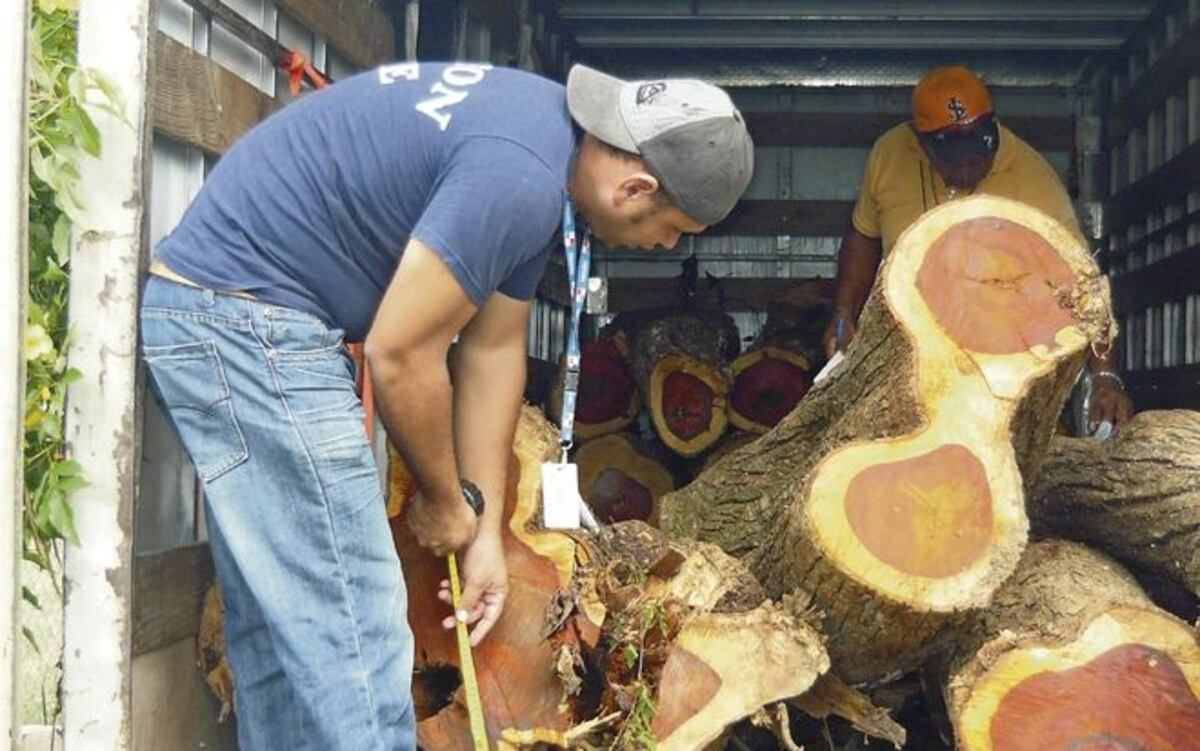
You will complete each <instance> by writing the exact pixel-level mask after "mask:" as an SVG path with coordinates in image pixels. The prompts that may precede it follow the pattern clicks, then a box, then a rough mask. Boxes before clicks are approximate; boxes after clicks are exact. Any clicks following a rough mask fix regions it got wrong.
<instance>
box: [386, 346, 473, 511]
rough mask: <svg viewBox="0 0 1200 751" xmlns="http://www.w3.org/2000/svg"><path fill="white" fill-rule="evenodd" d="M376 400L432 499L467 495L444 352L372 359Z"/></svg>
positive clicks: (393, 436) (405, 458)
mask: <svg viewBox="0 0 1200 751" xmlns="http://www.w3.org/2000/svg"><path fill="white" fill-rule="evenodd" d="M370 362H371V381H372V385H373V386H374V390H375V406H376V407H377V409H378V410H379V416H380V418H381V419H382V420H383V425H384V427H385V428H386V429H387V432H388V437H389V438H391V439H392V440H393V441H394V442H395V443H396V445H397V446H398V447H399V448H400V452H401V454H403V455H404V461H405V464H407V465H408V469H409V470H410V471H411V472H412V473H413V476H414V477H415V478H416V479H417V482H418V484H419V485H420V488H421V492H422V493H424V494H425V496H426V499H427V500H430V501H435V502H446V503H448V502H453V501H455V500H457V499H461V498H462V490H461V488H460V486H459V471H458V466H457V462H456V460H455V456H454V438H453V434H452V424H453V423H452V418H451V403H452V402H451V387H450V375H449V371H448V370H447V369H446V360H445V358H444V357H436V356H430V357H424V358H422V357H419V356H414V357H411V358H408V359H406V360H405V361H403V362H402V361H400V360H397V359H394V358H387V359H380V358H375V359H372V360H371V361H370Z"/></svg>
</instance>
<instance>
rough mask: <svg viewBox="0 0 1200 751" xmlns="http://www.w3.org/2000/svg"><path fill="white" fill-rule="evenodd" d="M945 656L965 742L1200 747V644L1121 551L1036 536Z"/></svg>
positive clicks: (983, 747)
mask: <svg viewBox="0 0 1200 751" xmlns="http://www.w3.org/2000/svg"><path fill="white" fill-rule="evenodd" d="M956 646H957V648H956V649H955V650H954V651H953V652H952V653H951V655H950V659H949V662H948V674H947V675H948V677H949V679H948V682H947V683H946V684H945V685H946V690H945V695H946V707H947V710H948V712H949V715H950V720H951V723H952V724H953V725H954V731H955V736H956V738H957V741H958V748H959V749H961V751H1043V750H1044V749H1097V750H1100V749H1106V750H1109V749H1111V750H1112V751H1138V750H1141V749H1163V750H1164V751H1165V750H1166V749H1170V750H1171V751H1197V750H1198V749H1200V642H1198V641H1197V638H1196V633H1195V632H1194V631H1193V630H1192V629H1191V628H1189V627H1188V626H1187V624H1185V623H1183V622H1182V621H1180V620H1178V619H1176V618H1174V617H1173V616H1171V615H1170V614H1168V613H1166V612H1164V611H1162V610H1160V609H1158V608H1156V607H1155V606H1154V605H1153V604H1152V603H1151V602H1150V600H1149V599H1148V598H1147V597H1146V595H1145V594H1144V593H1143V592H1142V591H1141V590H1140V589H1139V588H1138V585H1137V583H1136V582H1135V581H1134V579H1133V578H1132V577H1131V576H1130V575H1129V574H1128V573H1127V572H1126V571H1124V570H1123V569H1122V568H1121V567H1120V565H1119V564H1117V563H1116V562H1115V561H1113V560H1112V559H1110V558H1108V557H1106V556H1104V555H1101V554H1100V553H1097V552H1094V551H1091V550H1089V549H1087V548H1085V547H1083V546H1082V545H1078V544H1076V543H1069V542H1064V541H1058V540H1051V541H1046V542H1041V543H1034V544H1032V545H1030V546H1029V548H1028V549H1027V550H1026V552H1025V555H1024V556H1023V557H1022V559H1021V562H1020V565H1019V566H1018V568H1017V571H1016V573H1015V574H1014V575H1013V576H1012V578H1011V579H1009V581H1008V582H1006V583H1005V584H1004V586H1003V587H1001V589H1000V590H999V591H998V592H997V594H996V599H995V602H994V603H993V605H992V606H991V607H990V608H989V609H988V610H987V611H986V612H985V613H984V614H983V616H982V617H980V618H978V619H977V620H975V621H974V623H973V628H972V630H971V632H970V636H969V637H968V638H964V639H962V640H961V641H960V642H958V644H957V645H956Z"/></svg>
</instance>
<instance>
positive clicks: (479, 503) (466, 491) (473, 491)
mask: <svg viewBox="0 0 1200 751" xmlns="http://www.w3.org/2000/svg"><path fill="white" fill-rule="evenodd" d="M458 482H459V484H460V485H462V492H463V500H465V501H466V502H467V505H468V506H470V507H471V510H472V511H474V512H475V516H483V491H482V490H480V489H479V486H478V485H476V484H475V483H473V482H471V481H470V480H463V479H461V478H460V479H459V481H458Z"/></svg>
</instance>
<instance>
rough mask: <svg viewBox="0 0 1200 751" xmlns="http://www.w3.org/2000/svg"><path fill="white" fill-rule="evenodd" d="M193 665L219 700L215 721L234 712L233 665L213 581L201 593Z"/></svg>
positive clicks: (222, 601)
mask: <svg viewBox="0 0 1200 751" xmlns="http://www.w3.org/2000/svg"><path fill="white" fill-rule="evenodd" d="M196 665H197V666H198V667H199V668H200V672H201V673H203V674H204V682H205V683H207V684H208V688H209V690H211V691H212V692H213V695H214V696H216V697H217V701H219V702H221V709H220V713H219V714H218V716H217V722H224V721H225V718H226V717H228V716H229V715H231V714H233V706H234V701H233V692H234V683H233V669H232V668H230V667H229V656H228V655H227V654H226V653H225V602H224V600H222V599H221V590H220V588H219V587H218V586H217V583H216V582H213V583H212V584H210V585H209V587H208V591H207V592H205V593H204V610H203V611H201V613H200V629H199V631H198V632H197V634H196Z"/></svg>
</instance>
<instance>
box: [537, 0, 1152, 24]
mask: <svg viewBox="0 0 1200 751" xmlns="http://www.w3.org/2000/svg"><path fill="white" fill-rule="evenodd" d="M1151 5H1152V3H1151V2H1147V1H1145V0H1066V1H1064V0H1059V1H1058V2H1046V1H1045V0H960V1H959V2H953V3H948V2H944V1H943V0H890V1H889V0H564V1H563V2H560V3H558V5H557V10H558V16H559V17H560V18H562V19H564V20H566V21H577V20H584V19H592V20H594V19H605V18H608V19H612V18H630V19H652V18H666V19H682V20H686V19H705V18H727V19H764V20H777V19H798V20H843V21H864V20H886V21H901V22H903V21H1010V20H1012V19H1014V18H1021V19H1025V20H1030V21H1047V20H1056V19H1057V20H1069V21H1127V22H1137V21H1141V20H1142V19H1143V18H1145V17H1146V15H1147V14H1148V13H1149V12H1150V7H1151Z"/></svg>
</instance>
